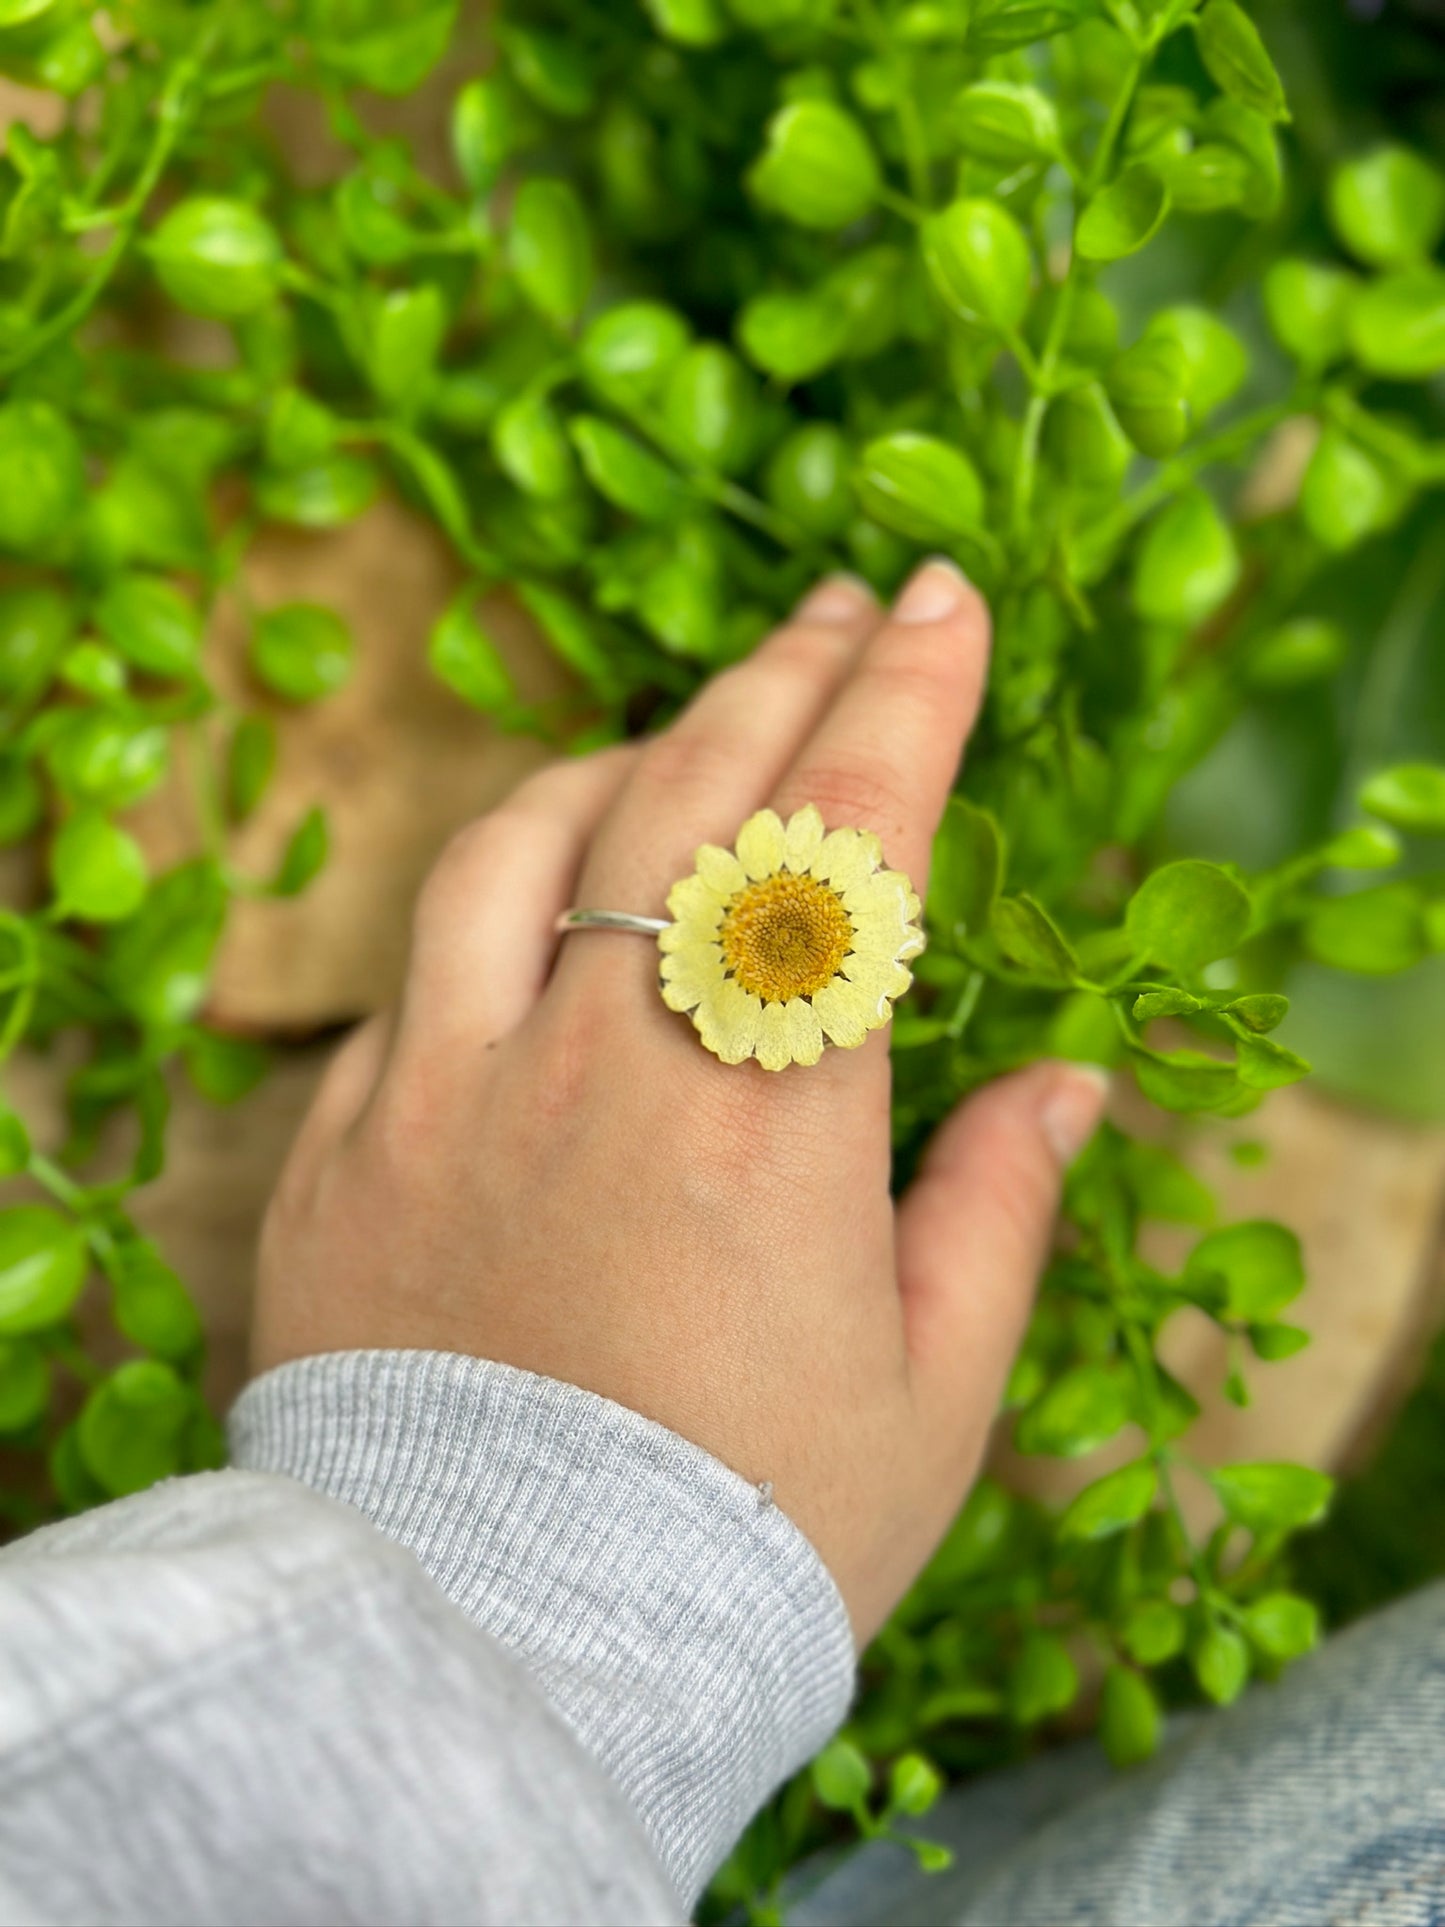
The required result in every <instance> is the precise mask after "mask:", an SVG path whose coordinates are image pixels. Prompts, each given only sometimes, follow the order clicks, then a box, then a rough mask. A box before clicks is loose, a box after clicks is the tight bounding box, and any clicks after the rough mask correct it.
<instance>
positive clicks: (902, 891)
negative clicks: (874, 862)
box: [842, 870, 908, 923]
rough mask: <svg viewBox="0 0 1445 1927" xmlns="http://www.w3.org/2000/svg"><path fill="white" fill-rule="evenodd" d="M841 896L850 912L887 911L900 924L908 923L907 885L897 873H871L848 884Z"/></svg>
mask: <svg viewBox="0 0 1445 1927" xmlns="http://www.w3.org/2000/svg"><path fill="white" fill-rule="evenodd" d="M842 894H843V904H844V907H845V908H846V909H848V910H850V911H853V910H857V911H870V910H888V911H892V912H894V913H895V914H896V915H897V917H898V921H899V922H900V923H906V922H907V921H908V883H907V879H906V878H903V877H900V876H899V875H898V873H897V871H893V872H889V871H887V870H875V871H872V872H871V873H870V874H869V875H868V876H865V877H862V878H860V880H859V881H858V882H857V883H850V884H849V885H848V887H847V888H846V889H845V890H844V891H843V893H842Z"/></svg>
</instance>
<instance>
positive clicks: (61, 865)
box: [50, 810, 148, 923]
mask: <svg viewBox="0 0 1445 1927" xmlns="http://www.w3.org/2000/svg"><path fill="white" fill-rule="evenodd" d="M50 874H51V878H52V880H53V881H54V884H55V895H56V902H57V907H58V909H59V910H60V912H61V914H62V915H64V916H69V917H79V918H81V919H82V920H83V921H84V922H87V923H118V922H120V921H121V920H122V919H123V918H125V917H129V916H132V915H133V914H134V913H135V911H136V910H138V909H139V907H140V905H141V903H142V901H143V899H144V897H145V893H146V884H147V882H148V877H147V874H146V861H145V857H144V855H143V854H142V852H141V847H140V845H139V844H138V843H137V842H136V840H135V838H134V837H133V836H131V835H129V834H128V832H126V831H125V830H122V829H120V828H119V827H118V826H117V825H116V824H114V823H111V822H109V821H108V820H107V819H106V818H105V817H104V816H102V815H101V814H100V813H99V812H98V811H95V810H84V811H82V812H80V813H79V814H78V815H76V816H72V817H70V818H68V819H67V821H66V822H65V823H63V824H62V825H61V827H60V830H59V831H58V832H57V834H56V838H55V842H54V843H53V844H52V846H51V850H50Z"/></svg>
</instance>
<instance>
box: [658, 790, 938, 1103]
mask: <svg viewBox="0 0 1445 1927" xmlns="http://www.w3.org/2000/svg"><path fill="white" fill-rule="evenodd" d="M694 860H695V864H696V868H695V869H694V872H693V874H692V875H691V876H689V877H684V878H683V879H682V881H681V882H680V883H678V884H675V885H674V886H673V888H672V890H671V892H670V893H669V895H668V899H667V908H668V912H669V914H670V915H671V916H672V918H673V922H672V923H670V924H669V925H668V926H667V928H666V929H665V930H663V931H662V933H661V934H660V935H659V937H658V940H657V942H658V948H659V949H660V950H661V952H662V997H663V1002H664V1003H665V1004H666V1005H667V1006H668V1008H669V1009H670V1010H676V1011H681V1012H683V1013H685V1014H686V1015H687V1016H689V1017H690V1018H691V1019H692V1022H693V1025H694V1026H695V1028H696V1030H697V1033H698V1035H699V1036H700V1037H701V1039H702V1041H703V1043H704V1044H705V1045H706V1046H707V1048H708V1049H709V1050H710V1051H712V1052H713V1053H714V1055H715V1056H718V1057H720V1058H721V1059H722V1061H723V1062H724V1063H725V1064H741V1063H742V1062H743V1061H744V1060H745V1059H747V1058H749V1057H756V1059H757V1060H758V1062H759V1063H760V1064H761V1065H762V1067H763V1069H764V1070H769V1071H780V1070H783V1069H785V1068H786V1066H787V1065H789V1064H816V1063H817V1061H818V1059H819V1058H820V1057H821V1056H822V1054H823V1050H824V1046H825V1045H826V1044H839V1045H841V1046H842V1047H843V1049H845V1050H853V1049H856V1047H857V1046H858V1045H859V1044H861V1043H862V1042H863V1041H864V1039H865V1038H866V1037H867V1035H868V1033H869V1031H870V1030H881V1029H882V1028H883V1026H884V1025H885V1024H886V1023H887V1022H888V1021H889V1019H890V1018H891V1017H892V1015H893V1001H894V999H895V998H898V997H901V996H902V995H903V993H904V992H905V991H906V990H907V989H908V987H909V985H910V984H911V983H912V982H913V973H912V971H910V970H909V969H908V968H907V960H908V959H909V958H910V957H916V956H917V955H918V953H919V952H920V951H921V950H922V949H923V945H924V936H923V932H922V930H921V929H920V928H919V926H918V924H917V923H916V922H915V921H914V919H915V918H916V917H917V916H918V914H919V911H920V908H921V905H920V904H919V901H918V898H917V896H916V895H915V893H914V890H913V886H912V884H911V883H910V882H909V880H908V878H907V877H906V876H904V874H903V873H902V871H901V870H885V869H884V868H883V867H882V866H883V846H882V845H881V844H880V842H879V841H878V838H877V837H876V836H874V835H873V834H872V832H871V831H869V830H854V829H838V830H832V831H825V830H824V827H823V819H822V816H821V815H820V814H819V812H818V810H817V808H816V806H815V805H814V804H812V803H809V804H808V805H807V806H806V807H805V808H803V809H801V810H799V811H798V812H797V813H796V814H795V815H794V816H791V817H790V818H789V819H788V821H787V823H786V824H784V822H783V820H782V818H781V817H780V816H779V815H778V814H777V812H776V811H775V810H759V811H758V812H757V814H756V815H755V816H750V817H749V818H748V820H747V822H746V823H744V825H743V827H742V829H741V830H740V831H739V832H738V839H737V847H736V852H734V851H732V850H724V849H721V848H719V847H718V845H717V844H715V843H704V844H703V845H702V847H701V848H700V849H699V850H698V852H697V855H696V858H695V859H694Z"/></svg>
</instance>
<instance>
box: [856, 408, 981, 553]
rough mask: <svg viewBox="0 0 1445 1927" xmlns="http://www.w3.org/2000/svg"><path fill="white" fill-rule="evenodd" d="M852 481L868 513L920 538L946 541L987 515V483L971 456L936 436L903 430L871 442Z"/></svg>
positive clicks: (920, 540) (859, 462) (859, 461)
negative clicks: (984, 484)
mask: <svg viewBox="0 0 1445 1927" xmlns="http://www.w3.org/2000/svg"><path fill="white" fill-rule="evenodd" d="M854 485H855V487H856V489H857V492H858V500H859V503H860V504H861V506H862V508H863V510H864V512H865V514H868V515H870V516H872V517H873V519H874V521H876V522H881V523H882V524H883V526H884V527H885V528H890V529H896V530H897V531H898V533H899V534H900V535H906V536H910V537H911V538H912V539H913V540H914V541H916V542H940V541H947V540H949V539H950V538H951V537H955V536H960V535H965V534H967V533H969V532H970V531H971V530H973V529H976V528H977V527H978V526H979V524H980V522H981V521H982V519H983V512H984V496H983V484H982V482H981V481H980V480H979V477H978V471H977V469H975V467H974V466H973V463H972V462H971V461H970V460H969V459H968V457H967V456H966V455H965V454H964V453H963V452H962V451H961V450H960V449H957V448H953V447H951V446H950V445H949V444H948V443H947V442H942V441H939V440H938V438H937V437H936V436H933V435H917V434H913V433H910V432H904V433H902V434H897V435H883V436H880V437H879V438H878V440H877V441H873V442H869V444H868V446H867V447H866V448H865V449H864V450H863V452H862V454H861V455H860V456H859V458H858V464H857V468H856V470H855V471H854Z"/></svg>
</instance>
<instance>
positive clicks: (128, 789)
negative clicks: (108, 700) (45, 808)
mask: <svg viewBox="0 0 1445 1927" xmlns="http://www.w3.org/2000/svg"><path fill="white" fill-rule="evenodd" d="M168 755H169V739H168V737H167V735H166V732H165V730H164V729H162V728H160V727H159V726H158V725H156V724H152V723H147V722H144V721H142V720H141V719H140V718H138V717H130V716H113V715H105V714H101V713H100V712H98V711H96V710H76V711H73V712H70V713H68V714H66V715H65V716H64V717H63V719H62V721H61V723H60V725H59V726H58V727H57V728H56V730H55V732H54V734H53V735H52V736H51V739H50V741H49V743H48V744H47V746H46V756H45V760H46V763H47V765H48V767H49V770H50V774H51V776H52V777H53V778H54V780H55V783H56V784H57V786H58V787H59V789H60V790H61V792H62V793H63V794H64V795H65V796H67V797H69V798H70V799H71V801H73V802H75V803H93V804H95V805H96V807H97V808H99V809H106V810H123V809H126V808H128V807H129V805H130V804H132V803H136V802H139V800H140V799H141V797H142V796H144V795H145V793H146V792H147V790H151V789H154V788H155V786H156V784H157V783H159V782H160V780H161V778H162V777H163V776H164V775H165V773H166V766H167V762H168Z"/></svg>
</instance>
